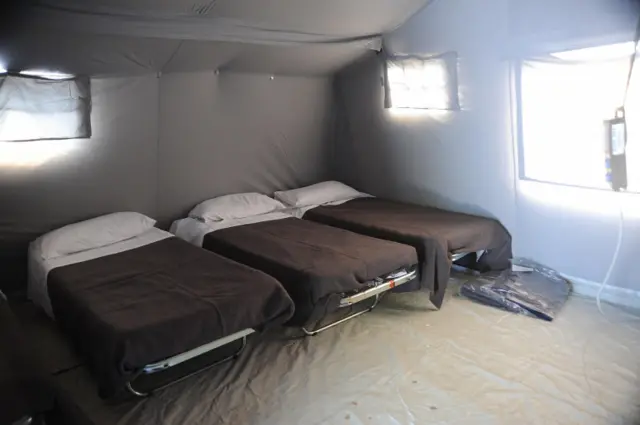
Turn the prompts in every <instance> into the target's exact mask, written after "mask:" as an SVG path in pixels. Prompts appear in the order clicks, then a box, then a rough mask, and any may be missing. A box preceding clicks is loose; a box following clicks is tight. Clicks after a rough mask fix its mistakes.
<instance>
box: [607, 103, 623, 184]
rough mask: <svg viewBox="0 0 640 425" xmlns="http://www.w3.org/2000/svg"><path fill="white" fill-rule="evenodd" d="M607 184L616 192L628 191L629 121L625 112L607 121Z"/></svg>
mask: <svg viewBox="0 0 640 425" xmlns="http://www.w3.org/2000/svg"><path fill="white" fill-rule="evenodd" d="M605 136H606V145H605V155H606V168H607V182H608V183H609V185H610V186H611V189H613V190H614V191H616V192H619V191H623V190H626V189H627V121H626V118H625V116H624V112H622V113H619V114H618V116H617V117H616V118H614V119H612V120H607V121H605Z"/></svg>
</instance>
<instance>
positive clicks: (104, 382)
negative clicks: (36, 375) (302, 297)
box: [47, 237, 293, 397]
mask: <svg viewBox="0 0 640 425" xmlns="http://www.w3.org/2000/svg"><path fill="white" fill-rule="evenodd" d="M47 290H48V294H49V298H50V302H51V307H52V312H53V314H54V316H55V318H56V322H57V323H58V324H59V326H60V328H62V330H63V331H64V333H65V335H66V336H67V337H68V338H69V339H70V340H71V341H72V342H73V343H74V345H75V346H76V348H77V349H78V351H79V352H80V353H81V354H82V355H83V356H84V358H85V359H86V360H87V362H88V366H89V368H90V369H91V371H92V372H93V375H94V377H95V378H96V381H97V382H98V385H99V388H100V394H101V395H102V396H103V397H110V396H112V395H114V394H115V393H117V392H118V390H120V389H121V388H122V387H123V386H124V385H125V384H126V383H127V382H128V381H129V380H131V379H132V378H134V377H135V376H136V374H137V373H138V372H139V371H140V369H141V368H142V367H144V366H145V365H147V364H149V363H153V362H156V361H159V360H162V359H165V358H168V357H171V356H175V355H177V354H180V353H183V352H186V351H189V350H192V349H195V348H197V347H200V346H202V345H204V344H207V343H209V342H211V341H215V340H217V339H220V338H223V337H225V336H228V335H231V334H233V333H236V332H239V331H241V330H244V329H247V328H262V327H267V326H270V325H275V324H280V323H282V322H284V321H286V320H288V319H289V317H290V316H291V315H292V314H293V302H292V301H291V299H290V297H289V296H288V295H287V293H286V292H285V290H284V289H283V288H282V286H281V285H280V284H279V283H278V282H277V281H276V280H275V279H273V278H272V277H270V276H268V275H266V274H264V273H261V272H259V271H257V270H254V269H251V268H249V267H247V266H244V265H242V264H239V263H236V262H234V261H231V260H229V259H227V258H224V257H221V256H219V255H215V254H214V253H211V252H208V251H206V250H203V249H200V248H197V247H194V246H193V245H190V244H189V243H187V242H185V241H183V240H180V239H178V238H175V237H170V238H164V239H161V240H159V241H156V242H153V243H150V244H146V245H143V246H139V247H137V248H134V249H129V250H126V251H121V252H117V253H114V254H111V255H106V256H100V257H97V258H93V259H90V260H86V261H82V262H75V263H73V264H67V265H64V266H59V267H56V268H54V269H52V270H50V271H49V273H48V277H47Z"/></svg>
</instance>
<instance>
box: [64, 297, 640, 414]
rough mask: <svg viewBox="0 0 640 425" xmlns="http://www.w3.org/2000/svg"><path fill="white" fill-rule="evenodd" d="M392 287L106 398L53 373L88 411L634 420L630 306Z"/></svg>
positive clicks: (636, 324) (639, 361) (639, 385)
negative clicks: (522, 307)
mask: <svg viewBox="0 0 640 425" xmlns="http://www.w3.org/2000/svg"><path fill="white" fill-rule="evenodd" d="M427 305H428V301H427V296H426V294H418V295H416V294H392V295H389V296H388V297H386V298H385V299H384V300H383V301H382V302H381V304H380V306H379V307H378V308H377V309H376V310H374V311H373V312H372V313H369V314H366V315H364V316H362V317H360V318H358V319H356V320H353V321H351V322H348V323H346V324H343V325H341V326H339V327H337V328H334V329H331V330H329V331H327V332H325V333H323V334H320V335H319V336H316V337H311V338H306V339H297V340H286V339H284V338H283V335H282V334H280V333H278V332H272V333H270V334H269V335H264V336H259V337H256V338H253V339H252V340H251V342H250V344H249V346H248V349H247V350H246V351H245V352H244V354H243V355H242V356H241V357H240V359H239V360H237V361H236V362H234V363H229V364H227V365H226V366H221V367H218V368H216V369H212V370H210V371H208V372H205V373H203V374H200V375H198V376H195V377H192V378H189V379H187V380H186V381H183V382H181V383H179V384H176V385H174V386H172V387H170V388H169V389H166V390H163V391H160V392H159V393H157V394H155V395H154V396H152V397H151V398H149V399H146V400H143V401H138V402H135V403H125V404H121V405H117V406H109V405H107V404H105V403H104V402H102V401H100V400H99V399H98V398H97V397H96V396H95V391H96V390H95V388H94V387H93V384H91V381H90V379H89V378H88V377H87V375H86V372H84V370H83V369H75V370H72V371H69V372H66V373H63V374H61V375H59V376H58V381H59V383H60V384H61V385H62V386H63V387H64V388H67V389H68V390H69V391H70V392H71V393H72V394H73V396H74V398H76V403H77V404H78V407H79V408H80V412H83V413H84V414H85V415H86V416H87V417H88V418H90V419H91V421H92V422H93V423H96V424H100V425H102V424H172V425H173V424H175V425H177V424H180V425H182V424H193V425H195V424H234V425H238V424H256V425H257V424H260V425H289V424H291V425H312V424H313V425H315V424H354V425H356V424H357V425H361V424H394V425H395V424H460V425H463V424H509V425H512V424H582V425H587V424H603V425H604V424H607V425H611V424H635V423H640V422H637V420H638V419H639V418H640V377H639V375H638V374H639V372H640V314H633V313H632V312H629V311H624V310H622V309H620V308H617V307H614V306H611V305H604V312H605V313H606V317H603V316H602V315H601V314H600V313H599V312H598V310H597V308H596V305H595V302H594V301H593V300H589V299H584V298H580V297H577V296H572V297H571V298H570V299H569V301H568V303H567V305H566V306H565V308H564V310H563V311H562V312H561V313H560V314H559V317H558V318H557V319H556V321H554V322H552V323H547V322H543V321H541V320H536V319H531V318H528V317H522V316H517V315H514V314H511V313H505V312H502V311H500V310H497V309H494V308H490V307H485V306H482V305H478V304H475V303H472V302H471V301H468V300H465V299H461V298H458V297H454V296H452V295H451V294H449V299H448V300H447V302H446V304H445V306H444V308H443V309H442V311H439V312H435V311H430V309H429V308H427V307H426V306H427Z"/></svg>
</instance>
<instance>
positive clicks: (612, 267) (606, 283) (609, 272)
mask: <svg viewBox="0 0 640 425" xmlns="http://www.w3.org/2000/svg"><path fill="white" fill-rule="evenodd" d="M615 196H622V195H621V194H615ZM618 211H619V212H620V216H619V219H618V242H617V243H616V250H615V251H614V253H613V257H612V258H611V264H609V270H607V274H606V275H605V277H604V280H603V281H602V285H600V289H599V290H598V294H597V295H596V304H597V305H598V311H600V314H602V315H603V316H604V315H605V314H604V312H603V311H602V304H601V302H600V298H601V297H602V292H603V291H604V289H605V288H606V287H607V286H610V285H609V283H610V281H611V276H612V275H613V271H614V270H615V267H616V264H617V263H618V257H619V256H620V249H621V248H622V240H623V235H624V207H623V206H622V200H620V201H619V202H618Z"/></svg>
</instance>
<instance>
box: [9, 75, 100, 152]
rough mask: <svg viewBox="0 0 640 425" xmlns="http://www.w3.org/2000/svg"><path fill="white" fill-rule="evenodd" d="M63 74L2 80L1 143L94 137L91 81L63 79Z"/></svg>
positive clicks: (15, 77) (11, 77) (65, 77)
mask: <svg viewBox="0 0 640 425" xmlns="http://www.w3.org/2000/svg"><path fill="white" fill-rule="evenodd" d="M62 75H63V74H58V73H55V74H49V76H50V77H55V79H54V78H48V79H40V78H22V77H20V76H12V75H7V76H2V77H0V78H1V79H2V84H1V85H0V141H8V142H18V141H30V140H48V139H76V138H87V137H90V136H91V122H90V112H91V94H90V86H89V80H88V79H76V78H73V77H71V76H67V75H65V76H64V79H62ZM38 76H40V77H42V74H41V73H38ZM69 77H71V79H69Z"/></svg>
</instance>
